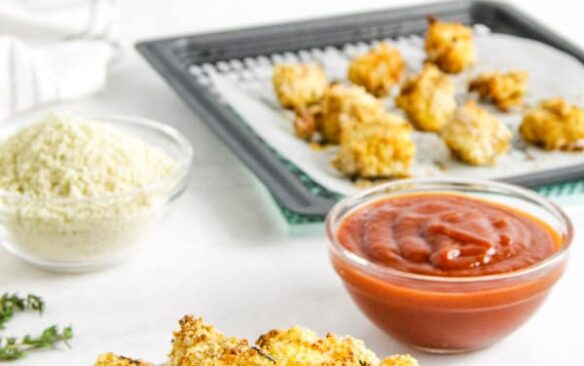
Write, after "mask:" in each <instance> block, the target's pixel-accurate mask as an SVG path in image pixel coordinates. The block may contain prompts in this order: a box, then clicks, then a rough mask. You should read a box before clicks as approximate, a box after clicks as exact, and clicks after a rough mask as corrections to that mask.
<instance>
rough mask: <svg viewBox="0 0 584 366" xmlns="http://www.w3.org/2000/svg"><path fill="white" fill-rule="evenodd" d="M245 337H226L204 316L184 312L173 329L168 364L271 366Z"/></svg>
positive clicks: (271, 362)
mask: <svg viewBox="0 0 584 366" xmlns="http://www.w3.org/2000/svg"><path fill="white" fill-rule="evenodd" d="M273 364H274V362H273V360H271V359H270V358H269V357H266V356H265V355H263V354H262V353H261V352H260V351H259V350H257V349H255V348H253V347H251V346H250V345H249V344H248V342H247V340H245V339H238V338H235V337H227V336H225V335H223V334H222V333H219V332H217V331H216V330H215V328H214V327H213V326H211V325H208V324H205V323H204V322H203V319H201V318H195V317H193V316H190V315H187V316H185V317H184V318H182V319H181V320H180V330H179V331H178V332H175V333H174V340H173V346H172V351H171V352H170V354H169V356H168V363H167V366H268V365H270V366H273Z"/></svg>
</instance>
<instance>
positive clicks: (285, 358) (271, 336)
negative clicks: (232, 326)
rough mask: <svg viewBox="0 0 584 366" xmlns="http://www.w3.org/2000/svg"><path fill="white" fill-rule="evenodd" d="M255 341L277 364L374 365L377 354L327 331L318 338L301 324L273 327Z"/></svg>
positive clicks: (302, 365)
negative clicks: (288, 326)
mask: <svg viewBox="0 0 584 366" xmlns="http://www.w3.org/2000/svg"><path fill="white" fill-rule="evenodd" d="M256 344H257V345H258V347H259V348H260V349H261V350H262V351H263V352H265V353H266V354H269V355H270V356H271V357H272V358H274V360H275V361H276V362H277V365H278V366H329V365H330V366H333V365H334V366H363V365H370V366H375V365H378V364H379V360H378V359H377V356H375V354H374V353H373V352H371V351H370V350H368V349H367V348H366V347H365V345H364V344H363V342H362V341H360V340H357V339H354V338H351V337H337V336H335V335H334V334H330V333H329V334H327V335H326V336H325V337H324V338H319V337H318V336H317V335H316V334H315V333H314V332H313V331H311V330H309V329H305V328H302V327H299V326H295V327H292V328H290V329H287V330H272V331H269V332H268V333H266V334H264V335H262V336H260V338H259V339H258V340H257V342H256Z"/></svg>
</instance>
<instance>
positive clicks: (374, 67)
mask: <svg viewBox="0 0 584 366" xmlns="http://www.w3.org/2000/svg"><path fill="white" fill-rule="evenodd" d="M404 70H405V62H404V59H403V57H402V55H401V53H400V52H399V51H398V50H397V49H396V48H395V47H393V46H391V45H390V44H388V43H386V42H384V43H381V44H379V45H378V46H377V47H375V48H373V49H371V50H370V51H369V52H367V53H365V54H363V55H360V56H357V57H355V58H354V59H353V60H352V61H351V64H350V65H349V72H348V77H349V80H350V81H352V82H353V83H355V84H357V85H360V86H362V87H364V88H365V89H366V90H367V91H368V92H369V93H371V94H373V95H375V96H376V97H385V96H387V95H388V94H389V91H390V90H391V88H392V87H393V86H394V85H396V84H397V83H399V81H400V80H401V77H402V75H403V73H404Z"/></svg>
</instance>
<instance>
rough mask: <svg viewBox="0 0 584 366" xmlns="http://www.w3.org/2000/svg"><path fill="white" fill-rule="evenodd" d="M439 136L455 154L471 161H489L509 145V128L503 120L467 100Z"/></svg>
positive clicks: (461, 158)
mask: <svg viewBox="0 0 584 366" xmlns="http://www.w3.org/2000/svg"><path fill="white" fill-rule="evenodd" d="M441 135H442V138H443V139H444V142H445V143H446V145H447V146H448V147H449V148H450V150H451V151H452V152H453V153H454V155H455V156H456V157H457V158H459V159H460V160H462V161H464V162H466V163H468V164H471V165H491V164H494V163H495V161H496V159H497V157H498V156H499V155H501V154H503V153H505V152H506V151H507V150H508V149H509V144H510V142H511V137H512V136H511V131H510V130H509V129H508V128H507V127H506V126H505V124H504V123H503V122H501V121H499V120H498V119H497V118H495V117H494V116H493V115H491V114H489V113H488V112H487V111H486V110H485V109H483V108H481V107H479V106H478V105H477V104H476V103H475V102H473V101H468V102H467V103H466V104H464V105H463V106H461V107H459V108H458V109H457V110H456V112H455V114H454V116H453V118H452V119H451V120H450V121H449V122H448V123H447V124H446V125H445V126H444V128H443V129H442V132H441Z"/></svg>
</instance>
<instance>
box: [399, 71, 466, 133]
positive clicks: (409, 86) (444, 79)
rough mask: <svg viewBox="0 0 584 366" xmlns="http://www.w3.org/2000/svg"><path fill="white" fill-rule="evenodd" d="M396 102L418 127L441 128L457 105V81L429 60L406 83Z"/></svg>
mask: <svg viewBox="0 0 584 366" xmlns="http://www.w3.org/2000/svg"><path fill="white" fill-rule="evenodd" d="M396 105H397V106H398V107H399V108H401V109H403V110H404V111H405V112H406V114H407V115H408V118H409V119H410V121H411V122H412V123H413V124H414V126H415V127H416V128H417V129H420V130H422V131H431V132H438V131H440V129H442V127H443V126H444V125H445V124H446V122H448V120H449V119H450V118H451V117H452V114H453V113H454V110H455V109H456V99H455V98H454V84H453V83H452V80H451V79H450V77H449V76H448V75H446V74H444V73H442V72H441V71H440V70H439V69H438V68H437V67H436V66H435V65H433V64H430V63H428V64H426V65H424V68H423V69H422V71H420V73H419V74H417V75H414V76H412V77H410V78H409V79H408V80H407V81H406V82H405V83H404V85H403V86H402V89H401V91H400V94H399V96H398V97H397V98H396Z"/></svg>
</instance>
